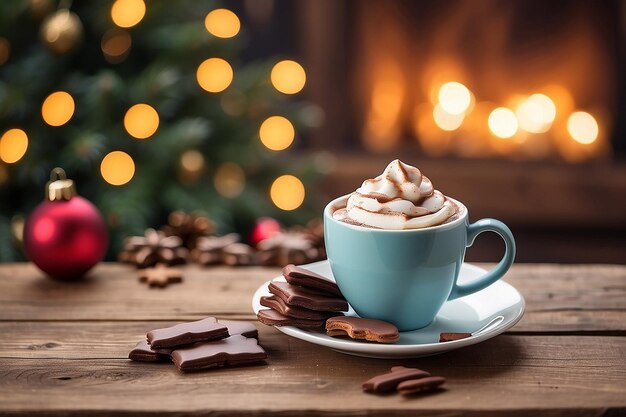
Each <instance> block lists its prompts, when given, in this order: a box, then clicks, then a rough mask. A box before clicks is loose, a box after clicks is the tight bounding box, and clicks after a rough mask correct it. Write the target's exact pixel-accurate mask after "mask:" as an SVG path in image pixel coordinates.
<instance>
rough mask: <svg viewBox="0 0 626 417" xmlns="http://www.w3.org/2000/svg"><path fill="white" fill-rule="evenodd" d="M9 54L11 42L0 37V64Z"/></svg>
mask: <svg viewBox="0 0 626 417" xmlns="http://www.w3.org/2000/svg"><path fill="white" fill-rule="evenodd" d="M9 55H11V44H10V43H9V41H8V40H7V38H1V37H0V65H2V64H4V63H5V62H7V61H8V60H9Z"/></svg>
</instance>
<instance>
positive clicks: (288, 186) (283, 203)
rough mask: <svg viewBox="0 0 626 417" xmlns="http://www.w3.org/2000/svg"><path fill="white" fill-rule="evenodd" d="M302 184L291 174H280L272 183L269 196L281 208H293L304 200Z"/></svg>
mask: <svg viewBox="0 0 626 417" xmlns="http://www.w3.org/2000/svg"><path fill="white" fill-rule="evenodd" d="M304 195H305V192H304V184H302V181H300V180H299V179H298V178H296V177H294V176H293V175H282V176H280V177H278V178H276V180H274V182H273V183H272V186H271V188H270V198H271V199H272V203H274V205H275V206H276V207H278V208H279V209H281V210H285V211H290V210H295V209H297V208H298V207H300V206H301V205H302V202H303V201H304Z"/></svg>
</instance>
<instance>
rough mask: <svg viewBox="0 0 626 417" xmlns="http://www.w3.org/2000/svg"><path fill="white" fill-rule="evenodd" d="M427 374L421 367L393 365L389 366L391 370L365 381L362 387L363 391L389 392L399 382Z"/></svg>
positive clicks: (423, 376)
mask: <svg viewBox="0 0 626 417" xmlns="http://www.w3.org/2000/svg"><path fill="white" fill-rule="evenodd" d="M428 376H430V374H429V373H428V372H426V371H422V370H421V369H417V368H407V367H404V366H394V367H392V368H391V372H389V373H386V374H382V375H377V376H375V377H373V378H371V379H369V380H367V381H365V382H364V383H363V385H362V387H363V391H368V392H390V391H394V390H395V389H396V387H397V386H398V384H399V383H400V382H403V381H407V380H409V379H418V378H425V377H428Z"/></svg>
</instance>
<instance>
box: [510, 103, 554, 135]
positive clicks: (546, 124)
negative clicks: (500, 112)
mask: <svg viewBox="0 0 626 417" xmlns="http://www.w3.org/2000/svg"><path fill="white" fill-rule="evenodd" d="M515 114H516V115H517V119H518V121H519V127H520V128H522V129H524V130H525V131H527V132H530V133H544V132H547V131H548V130H549V129H550V126H552V122H554V119H555V118H556V105H555V104H554V101H552V99H551V98H550V97H548V96H546V95H545V94H533V95H531V96H530V97H528V99H527V100H525V101H523V102H522V103H521V104H520V105H519V106H518V107H517V109H516V112H515Z"/></svg>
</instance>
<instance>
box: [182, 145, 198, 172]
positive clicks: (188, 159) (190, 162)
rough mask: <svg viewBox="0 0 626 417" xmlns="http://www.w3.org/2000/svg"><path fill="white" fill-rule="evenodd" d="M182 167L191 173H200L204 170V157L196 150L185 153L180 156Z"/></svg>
mask: <svg viewBox="0 0 626 417" xmlns="http://www.w3.org/2000/svg"><path fill="white" fill-rule="evenodd" d="M180 166H181V168H182V169H184V170H185V171H186V172H189V173H197V172H200V171H202V168H204V156H203V155H202V153H200V152H199V151H196V150H195V149H192V150H189V151H185V152H184V153H183V154H182V155H181V156H180Z"/></svg>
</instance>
